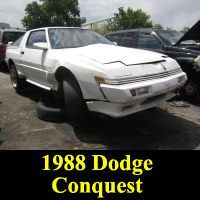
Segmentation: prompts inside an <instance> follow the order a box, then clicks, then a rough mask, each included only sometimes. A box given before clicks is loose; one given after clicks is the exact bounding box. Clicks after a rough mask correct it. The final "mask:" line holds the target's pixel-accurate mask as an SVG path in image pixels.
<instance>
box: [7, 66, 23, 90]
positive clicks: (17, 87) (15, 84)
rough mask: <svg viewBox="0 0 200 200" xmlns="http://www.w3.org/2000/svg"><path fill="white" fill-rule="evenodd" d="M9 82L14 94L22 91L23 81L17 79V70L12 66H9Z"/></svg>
mask: <svg viewBox="0 0 200 200" xmlns="http://www.w3.org/2000/svg"><path fill="white" fill-rule="evenodd" d="M10 80H11V84H12V86H13V88H14V89H15V91H16V92H20V91H21V90H22V89H23V87H24V83H25V80H24V79H22V78H19V75H18V73H17V69H16V67H15V65H14V64H13V65H11V66H10Z"/></svg>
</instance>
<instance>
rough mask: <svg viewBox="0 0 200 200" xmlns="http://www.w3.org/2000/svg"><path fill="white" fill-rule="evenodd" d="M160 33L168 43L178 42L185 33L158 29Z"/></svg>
mask: <svg viewBox="0 0 200 200" xmlns="http://www.w3.org/2000/svg"><path fill="white" fill-rule="evenodd" d="M157 33H158V35H159V36H160V37H161V38H162V39H163V40H164V41H165V42H166V43H168V44H170V45H174V44H176V43H177V42H178V41H179V40H180V39H181V38H182V37H183V34H182V33H181V32H178V31H170V30H169V31H168V30H158V31H157Z"/></svg>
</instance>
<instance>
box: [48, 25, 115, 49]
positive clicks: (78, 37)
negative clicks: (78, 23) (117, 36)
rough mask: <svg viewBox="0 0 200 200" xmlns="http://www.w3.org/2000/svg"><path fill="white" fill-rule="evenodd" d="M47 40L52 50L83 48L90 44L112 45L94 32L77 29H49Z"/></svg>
mask: <svg viewBox="0 0 200 200" xmlns="http://www.w3.org/2000/svg"><path fill="white" fill-rule="evenodd" d="M49 39H50V42H51V46H52V48H53V49H62V48H76V47H84V46H88V45H91V44H110V45H113V43H112V42H110V41H109V40H107V39H106V38H104V37H103V36H101V35H100V34H98V33H96V32H94V31H90V30H85V29H77V28H72V29H69V28H50V29H49Z"/></svg>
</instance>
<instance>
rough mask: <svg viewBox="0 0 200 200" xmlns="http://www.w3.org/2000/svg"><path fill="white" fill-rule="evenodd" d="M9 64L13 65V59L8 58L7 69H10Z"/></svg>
mask: <svg viewBox="0 0 200 200" xmlns="http://www.w3.org/2000/svg"><path fill="white" fill-rule="evenodd" d="M11 65H15V63H14V61H13V60H12V59H11V58H10V59H9V60H8V68H9V70H10V67H11Z"/></svg>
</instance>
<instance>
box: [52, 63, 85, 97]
mask: <svg viewBox="0 0 200 200" xmlns="http://www.w3.org/2000/svg"><path fill="white" fill-rule="evenodd" d="M55 79H56V81H57V82H58V91H59V90H60V89H62V87H63V86H62V81H63V79H72V80H73V81H75V82H76V84H77V86H78V88H79V90H80V92H81V95H82V97H84V95H83V91H82V88H81V85H80V83H79V81H78V79H77V78H76V76H75V75H74V73H73V72H72V71H71V70H70V69H68V68H67V67H64V66H60V67H58V68H57V70H56V71H55Z"/></svg>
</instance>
